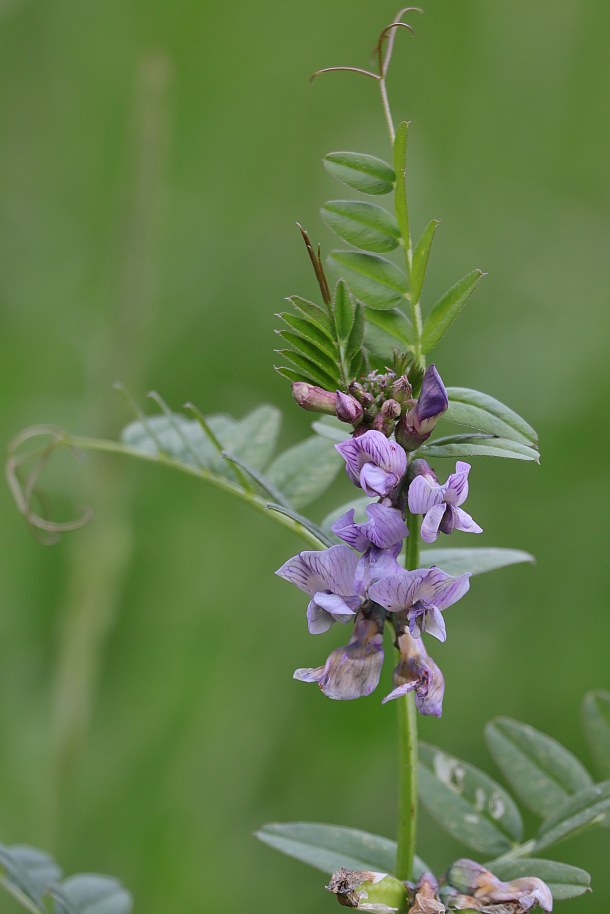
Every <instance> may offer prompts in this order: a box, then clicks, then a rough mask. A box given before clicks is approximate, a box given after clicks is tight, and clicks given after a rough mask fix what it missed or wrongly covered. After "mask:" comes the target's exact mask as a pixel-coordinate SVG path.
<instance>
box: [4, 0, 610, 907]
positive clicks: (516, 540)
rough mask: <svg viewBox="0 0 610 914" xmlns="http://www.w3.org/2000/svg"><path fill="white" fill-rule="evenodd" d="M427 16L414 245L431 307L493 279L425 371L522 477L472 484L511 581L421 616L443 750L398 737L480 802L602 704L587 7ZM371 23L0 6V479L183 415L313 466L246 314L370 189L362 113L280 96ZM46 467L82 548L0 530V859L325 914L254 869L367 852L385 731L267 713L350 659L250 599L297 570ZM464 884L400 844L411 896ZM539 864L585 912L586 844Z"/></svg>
mask: <svg viewBox="0 0 610 914" xmlns="http://www.w3.org/2000/svg"><path fill="white" fill-rule="evenodd" d="M424 5H425V8H426V9H425V12H426V15H425V16H423V17H421V18H420V20H419V21H418V22H417V26H418V36H417V38H416V40H414V41H412V40H409V39H408V37H407V36H406V35H399V36H398V40H397V53H396V55H395V63H394V69H393V72H392V76H391V80H390V82H391V86H390V88H391V94H392V97H393V99H394V109H395V115H396V116H397V117H399V116H400V117H408V118H409V119H410V120H412V121H413V122H414V129H413V133H412V141H411V152H410V174H411V179H410V180H411V192H412V197H413V204H412V209H413V219H414V222H415V226H416V229H419V230H421V229H422V228H423V226H424V225H425V224H426V222H427V221H428V219H429V218H431V217H433V216H434V217H438V218H440V219H441V220H442V225H441V228H440V230H439V233H438V236H437V242H436V247H435V252H434V254H433V264H432V271H431V280H430V282H429V286H428V299H427V301H428V303H430V302H431V301H432V300H434V298H435V297H436V295H437V294H440V293H441V292H442V291H444V289H445V288H446V287H448V286H449V285H451V284H452V283H453V282H454V281H455V280H456V279H457V278H459V277H460V276H462V275H463V274H464V273H466V272H467V271H469V270H470V269H472V268H473V267H475V266H479V267H481V268H483V269H485V270H487V271H488V272H489V274H490V275H489V277H488V278H487V279H486V280H485V282H484V284H482V285H481V287H480V288H479V289H478V290H477V292H476V293H475V296H474V297H473V300H472V301H471V302H470V304H469V306H468V308H467V309H466V312H465V314H464V316H463V317H462V318H461V320H460V321H459V323H458V325H457V326H456V327H455V329H454V331H453V332H452V334H450V336H449V341H448V342H445V343H443V344H442V346H441V347H440V348H439V350H438V352H437V358H436V361H437V363H438V364H439V367H440V369H441V372H442V374H443V378H444V379H445V381H446V383H448V384H453V385H461V386H471V387H476V388H479V389H482V390H485V391H487V392H489V393H491V394H493V395H495V396H497V397H499V398H500V399H502V400H504V401H506V402H508V403H510V404H511V405H512V406H513V407H514V408H515V409H517V410H518V411H519V412H521V413H522V414H524V415H525V416H526V417H527V418H528V419H529V420H530V421H531V422H532V423H533V424H534V425H535V426H536V427H537V428H538V430H539V431H540V435H541V442H542V448H543V462H542V466H541V468H539V469H538V468H536V467H534V466H533V465H526V464H522V463H517V462H512V461H511V462H502V461H490V460H487V461H486V460H485V459H484V458H481V459H479V460H478V461H477V462H476V466H475V469H474V471H473V479H472V483H473V484H472V490H471V491H472V494H471V498H470V502H469V506H470V510H471V511H472V513H473V515H474V517H475V518H477V520H479V521H480V522H481V523H482V525H483V526H484V527H485V531H486V532H485V536H484V538H482V540H483V542H484V543H485V544H487V545H503V546H520V547H523V548H526V549H529V550H531V551H532V552H534V553H535V554H536V556H537V558H538V565H537V567H535V568H530V567H517V568H513V569H508V570H506V571H502V572H497V573H496V574H495V575H491V576H483V577H480V578H478V579H477V580H476V582H475V585H474V587H473V588H472V592H471V595H470V596H469V597H468V599H467V601H466V602H464V603H463V604H460V606H459V608H457V609H456V610H455V613H454V612H453V611H452V615H451V619H448V627H449V640H448V642H447V645H439V646H438V647H437V648H436V650H435V657H436V659H437V661H438V662H439V663H440V664H441V665H442V668H443V670H444V672H445V676H446V680H447V696H446V703H445V713H444V716H443V719H442V721H441V722H439V721H436V720H424V721H422V724H421V730H422V733H423V736H424V738H426V739H428V740H430V741H432V742H435V743H437V744H439V745H441V746H443V747H445V748H448V749H451V750H452V751H453V752H455V753H456V754H457V755H461V756H465V757H466V758H468V759H469V760H471V761H473V762H475V763H478V764H482V765H484V766H485V767H486V768H487V769H488V770H490V771H492V772H493V770H494V769H493V765H492V763H491V761H490V760H489V758H488V756H487V753H486V750H485V747H484V743H483V738H482V727H483V724H484V723H485V721H487V720H488V719H489V718H490V717H491V716H492V715H494V714H498V713H501V714H506V715H511V716H514V717H517V718H520V719H524V720H526V721H528V722H530V723H531V724H533V725H534V726H537V727H539V728H541V729H543V730H545V731H547V732H550V733H552V734H553V735H554V736H555V737H557V738H558V739H560V740H561V741H563V742H565V743H567V744H568V745H569V746H570V747H571V748H572V749H573V750H574V751H575V752H576V753H577V754H578V755H579V756H580V757H581V758H582V759H583V761H585V762H586V763H589V758H588V753H587V750H586V747H585V746H584V745H583V741H582V737H581V729H580V722H579V716H580V702H581V698H582V695H583V693H584V692H585V690H586V689H588V688H594V687H606V688H607V687H609V686H610V672H609V664H608V641H609V639H608V633H609V626H608V596H609V589H608V557H607V523H608V510H607V498H608V484H607V465H608V460H607V453H608V446H609V444H610V441H609V432H608V421H607V403H608V394H609V386H610V368H609V364H610V363H609V360H608V338H609V336H608V332H609V330H610V321H609V317H608V314H609V312H610V309H609V292H608V289H609V288H610V259H609V258H608V232H609V227H610V222H609V208H608V207H609V202H610V193H609V191H610V181H609V169H608V161H609V152H610V126H609V117H608V88H609V86H610V82H609V77H610V67H609V64H608V53H607V44H608V35H609V34H610V6H609V5H608V3H607V0H587V2H586V3H585V2H583V0H561V2H560V3H557V2H554V0H537V2H536V3H530V2H525V0H513V2H512V3H510V4H509V3H490V2H489V0H461V2H459V3H456V2H452V0H436V2H425V3H424ZM395 11H396V10H395V6H394V5H393V4H392V3H390V2H389V0H381V2H377V3H373V2H364V0H333V2H332V3H329V2H328V0H309V3H307V4H306V5H304V4H302V3H300V2H296V0H284V2H283V3H282V4H281V5H280V4H278V3H272V2H269V0H267V2H265V0H252V2H249V3H243V2H237V3H232V4H228V3H225V2H222V3H221V2H219V0H204V2H193V0H173V2H168V0H148V2H141V0H140V2H138V0H101V2H97V3H95V4H94V3H92V2H90V0H0V75H1V79H0V133H1V140H0V161H1V173H2V193H1V195H0V211H1V225H0V232H1V238H0V251H1V261H2V269H1V270H0V295H1V302H2V314H3V331H2V334H1V335H0V365H1V366H2V368H1V378H2V398H1V423H2V442H3V447H4V446H5V445H6V444H7V443H8V441H9V439H10V437H11V436H12V435H14V434H16V433H17V431H19V430H20V429H21V428H22V427H24V426H25V425H27V424H29V423H39V422H52V423H56V424H58V425H61V426H63V427H66V428H68V429H69V430H71V431H73V432H78V433H83V434H96V435H111V436H112V435H116V434H118V432H119V430H120V428H121V426H122V425H123V424H125V422H126V421H128V420H129V419H130V416H129V414H128V411H127V409H126V407H125V404H124V402H123V401H122V400H121V399H120V398H119V397H117V395H116V394H115V393H113V391H112V383H113V382H114V381H116V380H122V381H124V382H125V383H126V384H128V385H129V386H130V387H131V388H132V389H133V390H134V391H135V392H136V393H137V394H138V395H139V396H140V397H141V396H143V395H144V393H145V392H146V391H147V390H148V389H149V388H151V387H155V388H157V389H158V390H160V391H161V392H162V393H163V394H164V396H165V397H166V398H167V400H168V401H169V402H170V403H171V404H172V406H174V407H179V406H180V405H181V404H182V403H183V402H184V401H185V400H187V399H191V400H194V401H195V402H196V403H197V404H198V405H199V406H200V407H201V408H202V409H204V410H206V411H207V412H214V411H228V412H231V413H233V414H235V415H242V414H243V413H244V412H245V411H246V410H248V409H250V408H252V407H254V406H255V405H256V404H258V403H259V402H261V401H272V402H274V403H276V404H278V405H280V406H281V407H282V408H283V409H285V410H286V421H285V427H284V432H283V442H284V443H285V444H287V443H290V442H293V441H296V440H298V439H299V438H302V437H304V436H305V435H306V434H307V432H308V424H309V419H308V416H307V415H306V414H302V413H299V412H297V410H296V409H294V408H293V406H292V402H291V400H290V396H289V390H288V385H287V384H285V383H284V382H282V381H281V380H280V379H279V378H277V377H275V376H274V374H273V372H272V369H271V366H272V363H273V355H272V349H273V346H274V345H275V344H274V337H273V335H272V328H273V326H274V317H273V314H274V312H276V311H278V310H280V309H281V307H282V299H283V297H284V296H285V295H287V294H289V293H295V292H298V293H301V294H304V295H314V294H315V291H314V285H313V281H312V277H311V275H310V268H309V265H308V263H307V261H306V258H305V256H304V252H303V250H302V247H301V242H300V239H299V238H298V235H297V232H296V230H295V227H294V223H295V221H296V220H297V219H298V220H300V221H301V222H303V223H304V224H305V225H306V226H307V227H308V228H309V230H310V231H311V232H312V234H313V236H314V237H316V238H318V237H319V238H320V239H321V241H322V242H323V244H324V246H325V248H326V249H327V250H328V248H329V246H330V245H331V244H334V243H335V241H334V240H333V238H332V236H331V235H330V233H329V232H328V231H327V230H326V229H324V228H323V226H322V225H321V223H320V221H319V217H318V215H317V210H318V207H319V205H320V204H321V203H322V202H323V201H324V200H325V199H328V198H329V197H330V198H333V197H334V198H336V197H340V196H342V191H341V189H340V187H339V185H336V184H334V183H333V181H332V180H331V178H330V177H329V176H327V175H326V174H325V173H324V171H323V169H322V167H321V164H320V159H321V157H322V156H323V155H324V154H325V153H326V152H328V151H329V150H331V149H356V150H359V151H367V152H372V153H376V154H379V155H382V156H387V155H388V149H387V141H386V137H385V131H384V124H383V120H382V116H381V112H380V107H379V104H378V98H377V96H376V90H375V87H374V85H373V84H372V83H369V82H367V81H366V80H361V79H359V78H358V77H354V76H343V75H338V74H337V75H333V76H329V77H326V79H325V81H320V82H318V83H316V84H315V85H314V86H313V87H312V86H311V85H309V83H308V76H309V74H310V72H311V71H312V70H314V69H315V68H317V67H320V66H327V65H331V64H345V63H348V64H355V65H364V66H366V65H367V63H368V59H369V53H370V50H371V48H372V46H373V44H374V42H375V38H376V35H377V33H378V31H379V30H380V29H381V27H382V26H383V25H384V24H385V23H386V22H387V21H389V20H390V19H391V17H392V16H393V14H394V12H395ZM60 464H61V465H60V466H58V467H57V468H56V470H55V471H53V472H52V473H51V477H50V478H49V482H48V489H49V492H50V495H51V496H52V497H53V498H54V499H55V500H57V499H59V504H60V507H61V508H62V510H64V511H66V512H67V511H69V510H70V503H71V501H72V500H73V501H74V502H75V503H77V502H81V501H84V502H88V503H90V504H92V505H93V507H94V509H95V518H94V520H93V522H92V523H91V525H90V526H89V527H88V528H87V529H86V530H84V531H82V532H80V533H76V534H72V535H71V536H68V537H66V538H65V539H64V540H63V541H62V542H61V543H60V544H59V545H57V546H55V547H53V548H45V547H44V546H42V545H40V544H39V543H37V542H36V541H35V539H34V538H33V536H32V535H31V533H30V532H29V531H28V529H27V528H26V526H25V524H24V523H23V522H22V520H21V518H20V517H19V515H18V514H17V512H16V510H15V509H14V506H13V504H12V502H11V500H10V497H9V495H8V492H7V490H6V488H3V489H2V491H1V493H0V500H1V503H2V505H1V521H0V548H1V551H2V555H3V556H4V562H3V566H4V567H3V573H2V575H1V579H0V721H1V728H2V736H3V751H2V753H0V797H1V799H0V840H2V841H4V842H6V843H15V842H28V843H33V844H36V845H39V846H42V847H45V848H47V849H49V850H51V851H52V852H54V853H56V854H57V856H58V857H59V859H60V860H61V862H62V864H63V865H64V867H65V868H66V870H67V871H68V872H73V871H76V870H93V871H98V872H109V873H112V874H115V875H117V876H119V877H120V878H121V879H122V880H123V881H124V882H125V883H126V885H127V886H129V887H130V888H131V889H132V890H133V892H134V894H135V897H136V902H137V907H136V910H137V911H139V912H146V914H166V912H170V911H171V912H174V911H177V910H180V911H189V912H191V911H192V912H207V911H213V910H223V911H227V912H231V914H233V912H238V911H243V910H257V911H263V910H264V911H266V912H267V914H280V912H285V911H292V912H295V914H306V912H308V914H311V912H313V911H319V912H324V911H329V912H330V911H331V910H334V909H335V905H336V902H335V901H334V899H332V898H331V897H330V896H327V895H326V893H324V892H323V890H322V885H323V881H324V880H323V878H322V877H321V875H320V874H318V873H316V872H315V871H311V870H308V869H306V868H305V867H302V866H301V865H299V864H297V863H295V862H292V861H290V860H287V859H284V858H280V857H279V855H276V854H275V853H274V852H273V851H271V850H270V849H268V848H266V847H264V846H262V845H260V844H258V843H257V842H256V841H255V840H254V839H253V838H252V837H251V833H252V831H253V830H254V829H255V828H256V827H257V826H258V825H259V824H260V823H262V822H265V821H269V820H288V819H296V818H305V819H316V820H322V821H329V822H341V823H344V824H349V825H353V826H357V827H361V828H365V829H368V830H371V831H376V832H379V833H382V834H387V835H391V834H392V832H393V829H394V817H395V812H394V790H395V781H396V761H395V719H394V709H393V708H392V706H391V705H390V706H386V707H383V708H382V707H381V705H380V704H379V699H380V696H381V694H383V693H378V694H376V695H374V696H372V697H371V698H369V699H366V700H362V701H359V702H356V703H349V704H336V703H333V702H331V701H327V700H324V699H323V698H322V696H321V695H320V694H319V693H318V691H317V690H316V689H315V688H314V687H313V686H312V687H307V686H305V685H303V684H301V683H296V682H293V681H292V679H291V676H292V672H293V670H294V668H295V667H297V666H302V665H309V664H311V665H315V664H316V663H319V662H322V660H323V659H324V657H325V656H326V653H327V650H328V649H329V648H330V647H331V646H334V645H335V644H337V643H340V640H341V638H342V637H343V635H344V631H335V632H332V633H331V634H329V635H328V636H327V637H326V638H325V639H320V640H316V639H312V638H311V637H309V636H308V634H307V631H306V628H305V624H304V609H305V604H304V600H303V598H302V596H301V595H300V594H299V593H298V592H296V591H295V590H294V589H293V588H290V587H289V586H288V585H287V584H285V583H284V582H282V581H280V580H278V579H277V578H275V577H274V576H273V574H272V572H273V570H274V569H275V568H277V567H278V566H279V565H280V564H281V563H282V562H283V561H284V560H285V559H286V558H287V557H288V556H289V555H292V554H293V553H294V552H295V551H297V550H298V549H299V548H301V544H300V542H299V541H298V540H297V539H296V538H293V537H292V536H291V535H289V534H287V533H286V532H285V531H283V530H282V528H280V527H278V526H276V525H274V524H272V523H271V522H270V521H266V520H265V518H264V517H261V516H259V515H257V514H254V513H253V512H251V511H250V510H249V509H248V508H247V507H246V506H243V505H241V504H238V503H234V502H233V501H231V500H229V498H228V497H227V496H224V495H223V494H222V493H219V492H217V491H215V490H211V489H209V488H207V487H206V486H205V485H204V484H201V483H197V482H196V481H194V480H189V479H186V478H184V479H183V478H178V477H175V476H173V475H171V474H170V473H169V472H168V471H164V470H162V469H158V468H155V467H150V466H140V465H130V464H127V463H125V462H123V461H122V460H121V459H120V458H114V457H108V458H101V457H99V456H96V457H89V458H87V460H86V461H85V462H84V464H82V465H78V464H76V463H74V464H73V465H72V464H71V463H70V460H69V458H68V456H64V458H63V460H62V461H60ZM349 492H350V490H349V487H348V486H347V483H346V482H345V481H344V480H343V479H342V480H341V481H340V483H339V484H338V485H337V486H336V487H335V490H334V492H333V493H332V495H331V496H329V498H328V499H326V500H325V501H324V504H320V505H318V506H317V507H316V509H315V516H316V518H319V517H321V516H323V514H324V513H325V509H326V508H328V507H329V506H332V505H334V504H339V503H341V501H343V500H345V498H347V497H349ZM62 493H63V497H65V496H66V495H70V496H71V498H70V501H68V502H66V503H65V504H62ZM72 510H74V505H72ZM388 666H389V665H388ZM384 675H385V677H386V682H385V683H384V685H387V684H388V682H387V680H388V678H389V669H386V671H385V674H384ZM459 852H460V848H459V847H458V846H457V845H456V844H454V843H453V842H452V841H450V840H449V839H447V838H445V837H443V836H442V835H441V833H440V831H439V830H438V828H437V827H436V826H435V825H434V824H433V823H432V822H431V821H430V820H429V819H428V818H427V817H426V816H425V815H424V816H423V817H422V833H421V853H422V855H423V856H424V857H425V858H426V859H427V860H428V861H429V863H431V864H432V865H433V866H436V867H438V868H442V867H444V866H445V865H446V864H447V863H448V862H449V861H450V860H451V859H453V857H454V856H455V855H456V854H457V853H459ZM554 854H555V855H556V857H557V858H559V859H565V860H568V861H570V862H573V863H576V864H580V865H582V866H585V867H587V868H589V869H590V870H591V872H592V873H593V877H594V885H595V893H594V894H593V895H591V896H587V897H585V898H582V899H579V900H578V901H575V902H567V903H565V909H566V910H570V909H571V910H573V911H574V910H578V911H579V912H583V914H593V912H599V914H601V912H606V911H607V909H608V899H609V897H610V872H609V870H608V865H607V858H608V832H607V831H601V830H599V831H595V832H593V833H591V834H589V835H586V836H584V837H582V838H578V839H573V840H571V841H570V842H569V843H566V844H565V845H562V846H561V847H560V848H559V849H557V850H556V851H554ZM570 906H571V908H570ZM0 907H1V909H2V911H5V910H6V911H12V910H13V909H12V908H11V903H10V901H8V900H6V899H4V898H3V900H2V903H1V905H0Z"/></svg>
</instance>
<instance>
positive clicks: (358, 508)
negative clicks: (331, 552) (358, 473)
mask: <svg viewBox="0 0 610 914" xmlns="http://www.w3.org/2000/svg"><path fill="white" fill-rule="evenodd" d="M370 504H371V499H370V498H366V497H363V498H352V499H351V500H350V501H348V502H346V503H345V504H344V505H340V506H339V507H338V508H334V509H333V510H332V511H331V512H330V513H329V514H327V515H326V517H325V518H324V520H323V521H322V523H321V524H320V526H321V528H322V530H324V532H325V533H328V534H330V535H331V536H334V534H333V533H332V531H331V529H330V528H331V527H332V525H333V524H334V522H335V521H336V520H338V519H339V518H340V517H341V515H343V514H345V512H346V511H349V510H350V508H353V509H354V511H355V514H354V521H355V523H357V524H362V523H364V522H365V521H366V506H367V505H370ZM335 539H336V541H337V542H340V540H339V538H338V537H335Z"/></svg>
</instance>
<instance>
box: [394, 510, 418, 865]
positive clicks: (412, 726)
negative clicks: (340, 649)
mask: <svg viewBox="0 0 610 914" xmlns="http://www.w3.org/2000/svg"><path fill="white" fill-rule="evenodd" d="M419 524H420V518H419V517H418V516H417V515H413V514H411V513H410V512H409V511H408V510H407V526H408V528H409V536H408V537H407V541H406V547H405V549H406V553H405V559H406V561H405V564H406V567H407V569H409V570H411V569H414V568H417V565H418V561H419ZM396 705H397V707H398V765H399V776H398V822H397V833H396V843H397V851H396V875H397V876H398V878H399V879H408V880H411V879H412V878H413V858H414V857H415V841H416V835H417V711H416V709H415V695H414V694H413V692H411V693H410V694H409V695H405V696H404V697H403V698H399V699H398V700H397V702H396Z"/></svg>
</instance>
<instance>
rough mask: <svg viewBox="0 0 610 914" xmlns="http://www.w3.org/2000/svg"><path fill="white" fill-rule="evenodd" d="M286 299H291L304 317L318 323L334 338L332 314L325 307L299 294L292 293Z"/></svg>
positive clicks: (292, 303)
mask: <svg viewBox="0 0 610 914" xmlns="http://www.w3.org/2000/svg"><path fill="white" fill-rule="evenodd" d="M286 301H289V302H290V304H291V305H292V306H293V307H294V308H296V309H297V311H300V312H301V314H302V315H303V317H305V318H307V320H308V321H312V322H313V323H314V324H316V325H317V326H318V327H319V328H320V330H322V331H323V332H324V333H325V334H326V335H327V336H328V337H329V339H332V338H333V328H332V321H331V319H330V314H329V313H328V312H327V311H326V310H325V309H324V308H321V307H320V305H316V304H314V302H312V301H308V300H307V299H306V298H301V297H300V296H299V295H290V296H289V297H288V298H287V299H286Z"/></svg>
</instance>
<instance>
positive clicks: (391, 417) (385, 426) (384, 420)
mask: <svg viewBox="0 0 610 914" xmlns="http://www.w3.org/2000/svg"><path fill="white" fill-rule="evenodd" d="M399 416H400V403H397V401H396V400H385V401H384V403H383V405H382V407H381V409H380V410H379V412H378V413H377V415H376V416H375V419H374V420H373V428H374V429H376V430H377V431H378V432H383V434H384V435H385V436H386V438H389V437H390V435H391V434H392V432H393V431H394V425H395V423H396V420H397V419H398V417H399Z"/></svg>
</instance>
